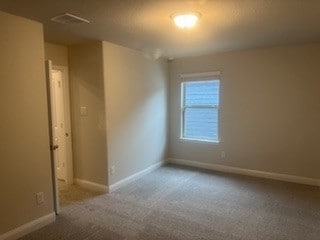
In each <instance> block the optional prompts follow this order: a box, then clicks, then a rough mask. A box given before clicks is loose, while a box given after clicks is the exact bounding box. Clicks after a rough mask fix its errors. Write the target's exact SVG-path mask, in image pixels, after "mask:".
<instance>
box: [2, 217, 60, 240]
mask: <svg viewBox="0 0 320 240" xmlns="http://www.w3.org/2000/svg"><path fill="white" fill-rule="evenodd" d="M55 220H56V214H55V213H54V212H53V213H50V214H48V215H45V216H42V217H40V218H37V219H35V220H33V221H31V222H28V223H26V224H23V225H22V226H20V227H17V228H15V229H13V230H11V231H9V232H6V233H4V234H2V235H0V240H15V239H18V238H20V237H22V236H24V235H26V234H28V233H31V232H33V231H36V230H38V229H40V228H42V227H44V226H46V225H48V224H50V223H52V222H54V221H55Z"/></svg>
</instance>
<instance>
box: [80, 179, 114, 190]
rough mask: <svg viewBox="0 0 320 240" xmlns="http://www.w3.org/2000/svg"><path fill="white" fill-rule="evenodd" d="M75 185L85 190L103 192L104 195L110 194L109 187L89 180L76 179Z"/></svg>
mask: <svg viewBox="0 0 320 240" xmlns="http://www.w3.org/2000/svg"><path fill="white" fill-rule="evenodd" d="M74 182H75V184H77V185H79V186H80V187H83V188H85V189H88V190H91V191H94V192H102V193H107V192H108V186H106V185H103V184H99V183H95V182H90V181H87V180H83V179H79V178H75V179H74Z"/></svg>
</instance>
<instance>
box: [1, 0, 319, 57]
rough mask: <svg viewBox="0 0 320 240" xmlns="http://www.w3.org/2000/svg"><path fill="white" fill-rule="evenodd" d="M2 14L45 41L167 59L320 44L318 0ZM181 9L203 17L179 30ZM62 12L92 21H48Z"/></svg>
mask: <svg viewBox="0 0 320 240" xmlns="http://www.w3.org/2000/svg"><path fill="white" fill-rule="evenodd" d="M0 10H2V11H5V12H9V13H12V14H15V15H19V16H23V17H26V18H30V19H34V20H36V21H39V22H42V23H43V24H44V32H45V40H46V41H50V42H54V43H60V44H66V45H71V44H76V43H80V42H84V41H88V40H92V39H96V40H106V41H110V42H113V43H116V44H119V45H123V46H126V47H130V48H134V49H138V50H143V51H145V52H147V53H150V52H151V53H152V52H155V53H158V54H159V53H161V54H162V55H163V56H165V57H181V56H191V55H202V54H208V53H216V52H223V51H232V50H240V49H250V48H257V47H268V46H277V45H282V44H295V43H305V42H316V41H319V40H320V1H319V0H211V1H210V0H198V1H187V0H186V1H183V0H171V1H170V0H112V1H108V0H54V1H50V0H0ZM181 11H198V12H200V13H201V14H202V18H201V19H200V21H199V23H198V25H197V26H196V27H195V28H193V29H191V30H181V29H178V28H177V27H175V26H174V25H173V22H172V20H171V19H170V15H171V14H172V13H175V12H181ZM65 12H69V13H72V14H75V15H78V16H80V17H83V18H86V19H89V20H90V21H91V23H90V24H80V25H62V24H59V23H54V22H51V21H50V18H51V17H53V16H55V15H58V14H61V13H65Z"/></svg>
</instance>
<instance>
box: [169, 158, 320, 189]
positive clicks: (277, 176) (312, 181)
mask: <svg viewBox="0 0 320 240" xmlns="http://www.w3.org/2000/svg"><path fill="white" fill-rule="evenodd" d="M168 162H169V163H174V164H178V165H184V166H190V167H196V168H201V169H208V170H214V171H219V172H226V173H235V174H240V175H246V176H253V177H259V178H268V179H274V180H280V181H285V182H293V183H300V184H306V185H312V186H320V179H316V178H307V177H300V176H294V175H288V174H281V173H272V172H265V171H258V170H251V169H245V168H238V167H230V166H224V165H219V164H213V163H203V162H196V161H190V160H184V159H175V158H169V159H168Z"/></svg>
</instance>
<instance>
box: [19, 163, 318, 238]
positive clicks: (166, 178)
mask: <svg viewBox="0 0 320 240" xmlns="http://www.w3.org/2000/svg"><path fill="white" fill-rule="evenodd" d="M61 196H62V202H63V207H62V213H61V214H60V215H59V216H58V217H57V221H56V222H55V223H53V224H51V225H49V226H47V227H45V228H43V229H40V230H38V231H36V232H34V233H32V234H29V235H27V236H25V237H24V238H22V239H24V240H28V239H37V240H46V239H52V240H53V239H61V240H64V239H73V240H84V239H141V240H143V239H148V240H153V239H155V240H157V239H163V240H173V239H181V240H189V239H214V240H222V239H224V240H240V239H243V240H253V239H255V240H267V239H268V240H280V239H281V240H282V239H283V240H284V239H286V240H319V239H320V190H319V188H316V187H311V186H304V185H298V184H292V183H283V182H278V181H272V180H264V179H257V178H251V177H244V176H236V175H229V174H221V173H213V172H205V171H199V170H195V169H188V168H181V167H177V166H173V165H168V166H165V167H162V168H160V169H158V170H156V171H154V172H152V173H150V174H148V175H145V176H144V177H143V178H141V179H139V180H137V181H135V182H133V183H131V184H129V185H127V186H125V187H123V188H121V189H119V190H118V191H116V192H114V193H112V194H108V195H97V194H94V193H90V192H87V191H84V190H81V189H80V188H78V187H72V188H63V189H61Z"/></svg>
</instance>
